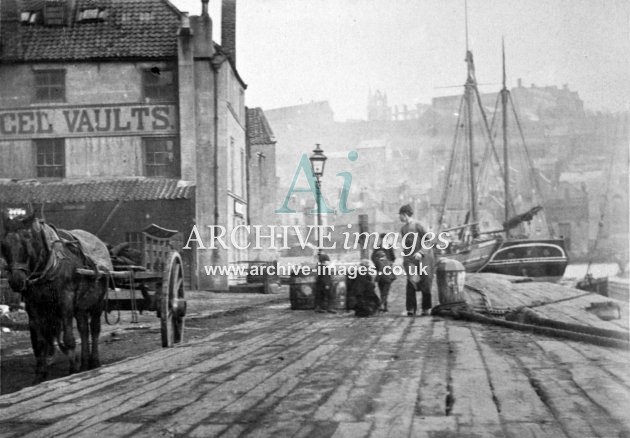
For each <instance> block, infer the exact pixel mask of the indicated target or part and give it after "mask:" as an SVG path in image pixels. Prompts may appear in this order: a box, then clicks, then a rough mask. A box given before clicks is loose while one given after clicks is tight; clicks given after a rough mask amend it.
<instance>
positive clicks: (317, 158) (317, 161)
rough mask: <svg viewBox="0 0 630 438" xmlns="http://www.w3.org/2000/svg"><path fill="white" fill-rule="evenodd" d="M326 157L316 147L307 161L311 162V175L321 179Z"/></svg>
mask: <svg viewBox="0 0 630 438" xmlns="http://www.w3.org/2000/svg"><path fill="white" fill-rule="evenodd" d="M327 159H328V157H326V155H324V151H323V150H322V149H321V148H320V147H319V145H317V147H316V148H315V149H314V150H313V153H312V154H311V156H310V158H309V160H310V161H311V167H312V169H313V175H315V176H316V177H321V176H323V175H324V166H325V164H326V160H327Z"/></svg>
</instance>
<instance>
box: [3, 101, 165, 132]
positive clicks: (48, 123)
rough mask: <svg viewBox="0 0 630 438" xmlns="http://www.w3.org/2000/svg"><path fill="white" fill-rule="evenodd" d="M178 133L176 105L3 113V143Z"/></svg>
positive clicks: (100, 106) (63, 107)
mask: <svg viewBox="0 0 630 438" xmlns="http://www.w3.org/2000/svg"><path fill="white" fill-rule="evenodd" d="M176 132H177V107H176V106H175V105H98V106H59V107H49V108H41V107H40V108H20V109H12V110H2V111H0V140H26V139H29V138H53V137H94V136H107V137H109V136H114V135H164V134H174V133H176Z"/></svg>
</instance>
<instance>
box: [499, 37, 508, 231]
mask: <svg viewBox="0 0 630 438" xmlns="http://www.w3.org/2000/svg"><path fill="white" fill-rule="evenodd" d="M501 52H502V55H503V56H502V60H503V88H502V89H501V113H502V114H503V190H504V200H503V206H504V211H505V222H506V223H507V222H508V220H509V219H510V210H509V207H508V200H509V199H510V165H509V159H508V139H507V102H508V90H507V86H506V84H505V83H506V78H505V77H506V74H505V41H504V39H503V38H501ZM505 235H506V236H507V237H509V235H510V230H509V229H506V230H505Z"/></svg>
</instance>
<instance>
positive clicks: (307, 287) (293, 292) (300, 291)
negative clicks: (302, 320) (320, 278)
mask: <svg viewBox="0 0 630 438" xmlns="http://www.w3.org/2000/svg"><path fill="white" fill-rule="evenodd" d="M316 280H317V271H316V270H314V269H313V270H311V272H310V273H309V274H304V272H303V271H302V270H301V269H300V270H299V271H298V272H295V273H293V274H291V278H290V279H289V300H290V302H291V309H292V310H309V309H314V308H315V281H316Z"/></svg>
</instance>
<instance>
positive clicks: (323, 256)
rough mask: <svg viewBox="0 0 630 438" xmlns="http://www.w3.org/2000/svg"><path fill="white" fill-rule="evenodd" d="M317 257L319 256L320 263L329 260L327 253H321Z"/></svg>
mask: <svg viewBox="0 0 630 438" xmlns="http://www.w3.org/2000/svg"><path fill="white" fill-rule="evenodd" d="M318 257H319V262H320V263H323V262H329V261H330V256H329V255H328V254H325V253H321V254H320V255H319V256H318Z"/></svg>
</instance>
